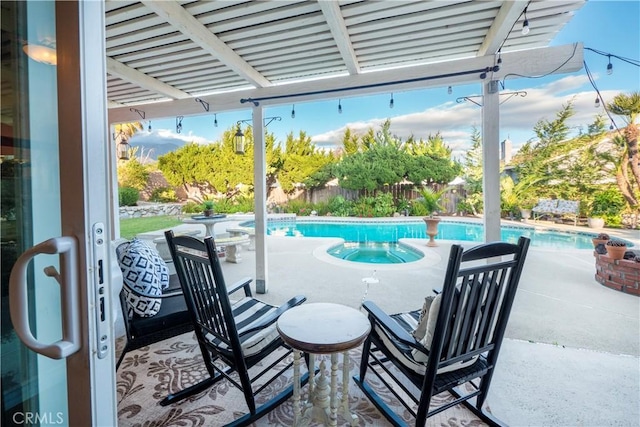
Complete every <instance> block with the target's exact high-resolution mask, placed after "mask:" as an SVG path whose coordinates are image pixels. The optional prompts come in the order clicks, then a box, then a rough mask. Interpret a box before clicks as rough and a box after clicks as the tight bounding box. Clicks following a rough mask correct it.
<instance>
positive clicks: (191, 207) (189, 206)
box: [182, 202, 202, 214]
mask: <svg viewBox="0 0 640 427" xmlns="http://www.w3.org/2000/svg"><path fill="white" fill-rule="evenodd" d="M200 212H202V204H200V203H195V202H187V203H185V204H184V205H183V206H182V213H186V214H194V213H200Z"/></svg>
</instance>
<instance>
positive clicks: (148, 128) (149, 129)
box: [147, 120, 151, 132]
mask: <svg viewBox="0 0 640 427" xmlns="http://www.w3.org/2000/svg"><path fill="white" fill-rule="evenodd" d="M147 131H149V132H151V120H149V126H148V127H147Z"/></svg>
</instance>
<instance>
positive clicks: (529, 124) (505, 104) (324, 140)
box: [312, 74, 620, 157]
mask: <svg viewBox="0 0 640 427" xmlns="http://www.w3.org/2000/svg"><path fill="white" fill-rule="evenodd" d="M586 84H588V79H587V77H586V75H584V74H582V75H575V76H574V75H571V76H566V77H562V78H560V79H558V80H556V81H553V82H551V83H548V84H544V85H540V86H537V87H531V88H527V89H523V90H521V91H520V92H526V96H524V97H523V96H520V95H515V96H512V97H511V98H509V99H507V98H506V95H504V96H503V97H502V98H501V102H502V104H501V105H500V130H501V136H502V137H504V138H506V137H509V138H510V139H511V140H512V141H513V148H514V150H517V149H518V148H519V147H520V146H521V145H522V144H523V143H524V142H526V141H527V140H529V139H532V138H535V133H534V132H533V128H534V126H535V124H536V123H537V122H538V121H539V120H549V121H551V120H554V119H555V117H556V114H557V113H558V112H559V111H560V109H561V108H562V106H563V105H566V104H567V103H569V102H572V103H573V108H574V111H575V115H574V116H573V117H571V118H570V119H569V120H568V121H567V124H568V125H569V126H570V127H572V128H573V131H574V132H575V133H578V132H579V130H580V129H582V131H586V130H587V126H588V125H589V124H591V123H592V122H593V121H594V119H595V117H596V116H597V115H598V114H603V115H604V114H605V111H604V109H603V108H602V107H600V108H598V109H596V108H595V103H594V101H595V98H596V92H595V91H594V90H583V91H577V90H578V89H579V88H581V87H582V88H584V87H585V85H586ZM507 86H508V84H507ZM501 92H502V93H503V94H506V93H508V92H515V90H509V89H508V88H507V89H505V90H503V91H501ZM618 93H620V91H618V90H608V91H602V92H601V95H602V98H603V99H604V101H605V103H606V102H609V101H611V100H612V99H613V97H614V96H615V95H617V94H618ZM471 98H472V99H473V100H474V101H476V102H478V103H480V104H481V103H482V98H480V97H477V98H475V97H471ZM605 120H606V121H607V122H608V120H609V119H608V118H607V117H605ZM614 120H616V123H618V122H620V119H619V118H616V117H615V116H614ZM383 122H384V119H371V120H368V121H366V122H357V123H348V124H346V125H345V126H342V127H340V128H338V129H334V130H331V131H329V132H325V133H323V134H320V135H314V136H312V140H313V142H314V143H315V144H317V145H319V146H322V147H336V146H339V145H340V143H341V140H342V136H343V134H344V131H345V129H346V128H347V127H348V128H350V129H351V130H352V131H354V132H355V133H358V134H363V133H364V132H366V131H367V130H368V129H369V128H373V129H374V130H377V129H379V127H380V124H381V123H383ZM473 126H475V127H476V128H478V129H480V130H481V127H482V109H481V108H480V107H479V106H478V105H476V104H474V103H473V102H469V101H467V102H462V103H459V104H458V103H453V102H446V103H444V104H441V105H438V106H435V107H433V108H429V109H427V110H424V111H421V112H417V113H412V114H407V115H403V116H397V117H393V118H392V119H391V132H392V133H393V134H394V135H396V136H398V137H400V138H402V139H407V138H408V137H410V136H411V135H413V136H414V137H415V138H418V139H419V138H423V139H426V138H427V136H428V135H429V134H435V133H436V132H438V131H439V132H441V133H442V135H443V137H444V140H445V142H446V143H447V145H449V147H450V148H451V149H452V150H453V152H454V156H456V157H459V156H460V155H462V154H464V152H465V151H466V150H467V149H468V148H469V147H470V146H471V140H470V136H471V131H472V127H473Z"/></svg>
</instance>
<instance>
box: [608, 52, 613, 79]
mask: <svg viewBox="0 0 640 427" xmlns="http://www.w3.org/2000/svg"><path fill="white" fill-rule="evenodd" d="M607 56H608V57H609V63H608V64H607V74H609V75H611V74H613V64H612V63H611V55H607Z"/></svg>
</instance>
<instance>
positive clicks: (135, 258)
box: [118, 239, 169, 317]
mask: <svg viewBox="0 0 640 427" xmlns="http://www.w3.org/2000/svg"><path fill="white" fill-rule="evenodd" d="M118 264H119V265H120V269H121V270H122V278H123V280H124V286H123V288H122V290H123V291H124V293H125V297H126V301H127V307H128V311H129V317H131V316H132V315H133V314H134V313H135V314H137V315H139V316H142V317H151V316H154V315H156V314H158V311H160V304H161V303H162V299H161V298H152V297H147V296H140V295H136V293H135V292H132V290H135V291H137V292H138V293H143V294H146V295H162V290H163V289H166V288H168V287H169V269H168V268H167V264H166V263H165V262H164V260H163V259H162V258H160V256H159V255H158V252H157V251H156V250H154V249H152V248H150V247H149V246H148V245H147V244H145V243H144V242H143V241H141V240H139V239H133V240H132V241H131V242H130V243H128V244H127V243H125V244H123V245H121V246H120V247H119V248H118Z"/></svg>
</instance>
